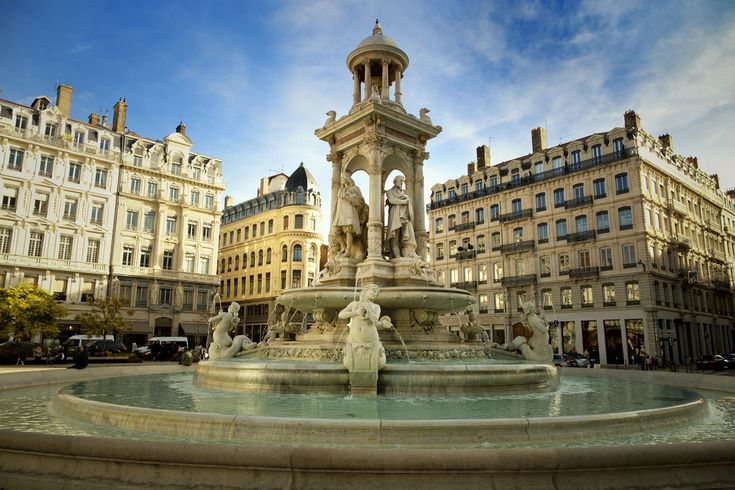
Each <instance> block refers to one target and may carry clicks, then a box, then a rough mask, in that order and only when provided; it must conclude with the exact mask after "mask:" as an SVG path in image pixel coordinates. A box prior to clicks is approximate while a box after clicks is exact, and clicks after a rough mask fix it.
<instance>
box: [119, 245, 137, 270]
mask: <svg viewBox="0 0 735 490" xmlns="http://www.w3.org/2000/svg"><path fill="white" fill-rule="evenodd" d="M134 253H135V248H134V247H133V246H132V245H123V250H122V265H133V254H134Z"/></svg>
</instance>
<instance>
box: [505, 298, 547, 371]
mask: <svg viewBox="0 0 735 490" xmlns="http://www.w3.org/2000/svg"><path fill="white" fill-rule="evenodd" d="M523 324H524V325H526V326H527V327H528V328H529V329H531V332H532V335H531V338H530V339H529V340H526V337H523V336H518V337H516V338H515V339H513V341H512V342H510V343H509V344H503V345H501V346H497V345H496V346H497V347H500V348H502V349H505V350H509V351H518V352H520V353H521V355H522V356H523V357H524V358H525V359H526V360H528V361H536V362H544V363H549V364H550V363H551V361H552V360H553V359H554V349H553V348H552V346H551V344H549V325H548V323H546V320H544V319H543V318H541V316H540V315H539V313H538V310H537V308H536V305H535V304H534V303H533V301H526V302H525V303H523Z"/></svg>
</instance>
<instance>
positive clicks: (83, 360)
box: [68, 345, 89, 369]
mask: <svg viewBox="0 0 735 490" xmlns="http://www.w3.org/2000/svg"><path fill="white" fill-rule="evenodd" d="M88 365H89V352H87V349H85V348H84V346H83V345H81V346H79V350H78V351H77V353H76V354H74V364H72V365H71V366H69V368H68V369H84V368H86V367H87V366H88Z"/></svg>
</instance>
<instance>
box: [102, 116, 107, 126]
mask: <svg viewBox="0 0 735 490" xmlns="http://www.w3.org/2000/svg"><path fill="white" fill-rule="evenodd" d="M102 125H103V126H104V127H108V126H107V114H105V115H104V116H102Z"/></svg>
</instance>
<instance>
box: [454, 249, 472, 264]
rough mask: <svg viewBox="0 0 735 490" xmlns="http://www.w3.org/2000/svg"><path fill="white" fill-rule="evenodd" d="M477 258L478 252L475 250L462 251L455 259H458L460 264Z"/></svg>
mask: <svg viewBox="0 0 735 490" xmlns="http://www.w3.org/2000/svg"><path fill="white" fill-rule="evenodd" d="M476 256H477V251H475V250H462V251H460V252H457V254H456V255H455V256H454V258H455V259H457V262H459V261H461V260H470V259H474V258H475V257H476Z"/></svg>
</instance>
